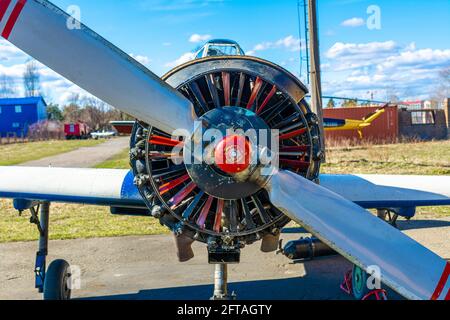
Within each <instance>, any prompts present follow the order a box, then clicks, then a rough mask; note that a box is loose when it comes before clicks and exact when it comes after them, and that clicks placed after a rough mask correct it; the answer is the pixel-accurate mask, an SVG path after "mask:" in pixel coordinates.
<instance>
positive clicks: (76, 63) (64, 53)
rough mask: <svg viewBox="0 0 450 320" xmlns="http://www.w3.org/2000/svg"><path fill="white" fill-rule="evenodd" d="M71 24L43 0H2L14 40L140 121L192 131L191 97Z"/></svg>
mask: <svg viewBox="0 0 450 320" xmlns="http://www.w3.org/2000/svg"><path fill="white" fill-rule="evenodd" d="M70 22H73V18H72V17H70V16H69V15H68V14H67V13H65V12H64V11H62V10H61V9H59V8H58V7H56V6H55V5H53V4H52V3H50V2H48V1H45V0H13V1H12V0H0V33H1V35H2V36H3V37H4V38H5V39H7V40H8V41H10V42H11V43H12V44H14V45H16V46H17V47H18V48H20V49H22V50H23V51H25V52H26V53H28V54H29V55H31V56H32V57H34V58H35V59H37V60H38V61H40V62H42V63H43V64H45V65H46V66H48V67H49V68H51V69H53V70H54V71H55V72H57V73H59V74H61V75H62V76H64V77H65V78H67V79H68V80H70V81H72V82H73V83H75V84H77V85H78V86H80V87H81V88H83V89H85V90H86V91H88V92H89V93H91V94H93V95H94V96H96V97H97V98H99V99H101V100H103V101H105V102H106V103H108V104H110V105H112V106H114V107H116V108H117V109H120V110H121V111H123V112H125V113H127V114H129V115H131V116H134V117H136V118H137V119H139V120H141V121H144V122H146V123H148V124H150V125H152V126H154V127H157V128H159V129H161V130H163V131H164V132H167V133H172V132H174V131H175V130H177V129H185V130H188V131H189V132H191V131H192V129H193V127H194V119H195V114H194V110H193V107H192V104H191V102H190V101H189V100H187V99H186V98H184V97H183V96H182V95H181V94H180V93H178V92H177V91H176V90H174V89H173V88H172V87H170V86H169V85H168V84H166V83H165V82H163V81H162V80H161V79H160V78H159V77H158V76H156V75H155V74H153V73H152V72H151V71H149V70H148V69H147V68H145V67H144V66H143V65H141V64H140V63H138V62H137V61H135V60H134V59H133V58H132V57H130V56H129V55H127V54H126V53H124V52H123V51H121V50H120V49H118V48H117V47H115V46H114V45H113V44H111V43H109V42H108V41H106V40H105V39H103V38H102V37H101V36H99V35H98V34H96V33H95V32H93V31H92V30H90V29H89V28H87V27H86V26H84V25H82V24H81V23H80V24H79V25H78V23H76V24H74V23H71V24H70ZM69 24H70V25H71V26H72V27H69Z"/></svg>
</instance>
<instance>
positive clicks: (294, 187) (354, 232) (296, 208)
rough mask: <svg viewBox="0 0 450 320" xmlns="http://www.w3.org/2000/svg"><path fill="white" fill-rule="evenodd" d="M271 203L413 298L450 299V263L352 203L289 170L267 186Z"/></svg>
mask: <svg viewBox="0 0 450 320" xmlns="http://www.w3.org/2000/svg"><path fill="white" fill-rule="evenodd" d="M266 188H267V190H268V192H269V196H270V199H271V202H272V204H273V205H275V206H276V207H277V208H278V209H279V210H281V211H282V212H283V213H285V214H286V215H287V216H288V217H289V218H291V219H292V220H294V221H296V222H298V223H299V224H301V225H302V226H303V227H304V228H306V229H307V230H308V231H309V232H311V233H312V234H314V235H315V236H316V237H318V238H319V239H320V240H322V241H323V242H324V243H326V244H327V245H328V246H330V247H331V248H333V249H334V250H336V251H337V252H339V253H340V254H341V255H343V256H344V257H345V258H347V259H348V260H350V261H351V262H352V263H354V264H356V265H357V266H359V267H361V268H363V269H364V270H366V271H369V269H370V267H373V266H376V267H378V268H379V270H380V271H381V280H382V282H383V283H385V284H386V285H388V286H389V287H391V288H392V289H394V290H395V291H397V292H398V293H399V294H401V295H403V296H404V297H406V298H408V299H427V300H428V299H433V300H436V299H445V297H447V299H448V297H449V292H450V291H449V290H450V281H448V278H449V273H450V264H449V263H447V261H445V260H444V259H442V258H441V257H439V256H438V255H436V254H434V253H433V252H431V251H430V250H428V249H427V248H425V247H424V246H422V245H421V244H419V243H417V242H416V241H414V240H413V239H411V238H409V237H408V236H406V235H405V234H403V233H402V232H400V231H399V230H397V229H395V228H394V227H392V226H390V225H388V224H387V223H385V222H383V221H382V220H381V219H379V218H377V217H375V216H374V215H372V214H371V213H370V212H368V211H366V210H364V209H362V208H361V207H359V206H357V205H355V204H354V203H353V202H351V201H349V200H346V199H344V198H342V197H341V196H339V195H337V194H335V193H333V192H331V191H330V190H328V189H325V188H323V187H321V186H319V185H317V184H315V183H313V182H311V181H309V180H307V179H305V178H303V177H301V176H299V175H296V174H294V173H292V172H289V171H280V172H278V173H277V174H275V175H274V176H273V177H272V180H271V182H270V183H269V185H268V186H267V187H266Z"/></svg>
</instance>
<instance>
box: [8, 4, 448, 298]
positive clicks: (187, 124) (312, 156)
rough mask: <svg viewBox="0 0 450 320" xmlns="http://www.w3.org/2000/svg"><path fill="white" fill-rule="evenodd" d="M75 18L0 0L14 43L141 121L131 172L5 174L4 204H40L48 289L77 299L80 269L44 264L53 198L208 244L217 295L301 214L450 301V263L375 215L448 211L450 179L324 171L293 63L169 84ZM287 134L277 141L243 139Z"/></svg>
mask: <svg viewBox="0 0 450 320" xmlns="http://www.w3.org/2000/svg"><path fill="white" fill-rule="evenodd" d="M68 19H73V18H72V17H70V16H69V15H68V14H67V13H65V12H64V11H62V10H61V9H59V8H57V7H56V6H55V5H53V4H52V3H50V2H48V1H46V0H0V34H1V35H2V37H3V38H5V39H7V40H8V41H9V42H11V43H12V44H14V45H16V46H17V47H18V48H20V49H22V50H23V51H24V52H26V53H28V54H29V55H30V56H32V57H34V58H35V59H37V60H38V61H40V62H42V63H43V64H45V65H47V66H48V67H49V68H51V69H53V70H54V71H56V72H58V73H59V74H61V75H62V76H64V77H65V78H67V79H68V80H70V81H72V82H74V83H75V84H77V85H79V86H80V87H81V88H83V89H85V90H86V91H88V92H90V93H91V94H93V95H95V96H96V97H98V98H99V99H101V100H103V101H105V102H106V103H108V104H110V105H112V106H114V107H116V108H118V109H119V110H121V111H123V112H124V113H127V114H129V115H131V116H133V117H134V118H135V119H137V120H136V122H135V125H134V128H133V133H132V135H131V141H130V163H131V167H132V170H131V171H129V170H97V169H76V168H74V169H63V168H27V167H1V168H0V197H3V198H11V199H14V205H15V208H16V209H17V210H19V211H24V210H30V212H31V215H32V218H33V219H32V221H33V222H35V223H36V224H37V226H38V229H39V232H40V241H39V251H38V254H37V258H36V269H35V270H36V287H37V288H38V289H39V290H40V291H42V292H43V293H44V298H45V299H68V298H70V294H71V292H70V288H67V285H66V283H65V281H64V280H65V279H67V277H68V276H69V274H70V271H69V270H70V268H69V266H68V264H67V263H66V262H65V261H64V260H57V261H54V262H52V263H51V264H50V265H49V267H48V268H47V267H46V256H47V252H48V230H49V223H48V222H49V209H50V206H49V204H50V202H68V203H84V204H94V205H99V206H109V207H111V210H112V211H113V212H114V213H117V214H142V215H146V216H148V217H149V218H150V217H154V218H157V219H159V220H160V221H161V223H162V224H164V225H166V226H167V227H168V228H170V230H172V231H173V234H174V238H175V242H176V245H177V248H178V257H179V260H180V261H188V260H189V259H191V258H192V257H193V255H194V253H193V251H192V248H191V245H192V243H193V242H195V241H200V242H202V243H204V244H205V247H206V249H207V250H208V257H209V262H210V263H212V264H216V265H217V270H218V271H219V272H218V275H219V277H218V278H219V279H218V280H219V288H218V289H220V284H223V283H224V279H223V278H222V279H220V275H222V276H223V272H222V273H221V272H220V271H224V270H225V269H223V267H224V266H225V265H226V264H227V263H238V262H239V259H240V252H241V250H243V249H244V247H245V246H247V245H251V244H252V243H255V242H258V241H261V242H262V244H261V249H262V250H263V251H265V252H271V251H275V250H277V247H278V239H279V236H280V230H281V229H282V228H283V227H284V226H285V225H286V224H287V223H288V222H289V221H291V220H293V221H295V222H297V223H299V224H300V225H302V226H303V227H304V228H306V229H307V230H308V231H309V232H310V233H311V234H313V235H314V236H315V237H317V239H318V240H319V241H320V242H321V243H323V244H324V245H326V246H328V247H330V248H331V249H333V250H334V251H336V252H337V253H339V254H340V255H342V256H343V257H345V258H346V259H348V260H349V261H351V262H352V263H353V264H354V265H355V270H356V271H358V272H355V273H354V274H355V277H356V276H359V275H361V272H363V273H364V272H368V271H369V270H370V268H371V267H372V266H377V267H378V268H379V269H380V271H381V280H382V282H383V283H384V284H385V285H387V286H389V287H390V288H392V289H393V290H395V291H396V292H398V293H399V294H401V295H402V296H404V297H406V298H408V299H433V300H444V299H449V296H450V294H449V291H450V281H448V278H449V273H450V264H449V263H448V262H447V261H446V260H445V259H443V258H442V257H440V256H438V255H436V254H435V253H433V252H431V251H430V250H429V249H427V248H426V247H424V246H423V245H421V244H420V243H418V242H416V241H414V240H413V239H411V238H409V237H408V236H406V235H405V234H403V233H402V232H401V231H399V230H397V229H396V228H394V227H393V226H392V225H390V224H388V223H386V221H382V219H379V218H378V217H376V216H375V215H373V214H371V213H370V212H369V211H367V210H366V209H371V208H374V209H380V210H385V211H386V210H388V211H390V212H394V213H400V214H401V213H402V212H412V211H414V210H413V209H414V208H416V207H418V206H441V205H449V204H450V178H449V177H443V176H428V177H425V176H387V175H384V176H383V175H381V176H380V175H352V174H348V175H324V174H322V175H321V174H320V165H321V162H322V160H323V155H324V150H322V149H321V142H320V141H321V135H320V132H319V126H318V123H319V119H318V117H317V116H316V115H315V114H314V113H312V112H311V109H310V107H309V105H308V103H307V102H306V101H305V96H306V94H307V88H306V87H305V86H304V85H303V84H302V83H301V82H300V81H299V80H298V79H297V78H296V77H295V76H294V75H292V74H291V73H290V72H288V71H286V70H285V69H283V68H282V67H280V66H278V65H276V64H274V63H271V62H269V61H265V60H262V59H259V58H256V57H250V56H244V55H215V56H207V57H202V58H200V59H196V60H193V61H190V62H188V63H186V64H183V65H181V66H178V67H176V68H175V69H173V70H171V71H170V72H168V73H167V74H166V75H164V76H163V77H162V78H159V77H158V76H156V75H155V74H153V73H152V72H151V71H150V70H148V69H147V68H146V67H144V66H143V65H142V64H140V63H138V62H137V61H135V60H134V59H133V58H132V57H130V56H129V55H127V54H126V53H124V52H123V51H121V50H120V49H118V48H117V47H115V46H114V45H112V44H111V43H109V42H108V41H106V40H105V39H103V38H102V37H101V36H99V35H98V34H96V33H95V32H94V31H92V30H91V29H89V28H88V27H86V26H84V25H83V24H81V23H80V27H79V28H68V27H67V21H68ZM213 49H214V48H213ZM230 131H232V132H233V133H230ZM275 131H276V132H277V133H276V134H274V135H272V138H273V137H275V138H276V139H270V137H269V139H268V140H270V142H269V143H267V144H266V143H264V144H263V143H262V142H264V140H265V139H263V138H260V137H259V136H258V137H257V139H253V138H254V137H250V138H249V137H247V136H245V135H243V133H242V132H263V133H264V132H266V133H267V132H275ZM207 132H209V133H211V132H213V134H212V135H211V136H214V137H216V138H215V139H211V136H210V137H209V139H208V137H206V133H207ZM202 133H205V135H202ZM219 136H220V137H221V138H220V139H219V138H217V137H219ZM197 150H201V151H202V152H200V153H198V152H196V151H197ZM224 159H225V161H223V160H224ZM270 159H272V160H273V159H276V160H277V161H269V160H270ZM275 162H277V163H279V167H278V168H277V167H276V166H274V165H273V164H274V163H275ZM38 208H39V210H38ZM39 213H40V216H39ZM222 289H223V288H222ZM218 292H219V294H217V295H216V296H215V297H216V298H225V297H226V290H223V291H222V293H223V296H222V297H221V296H220V290H218Z"/></svg>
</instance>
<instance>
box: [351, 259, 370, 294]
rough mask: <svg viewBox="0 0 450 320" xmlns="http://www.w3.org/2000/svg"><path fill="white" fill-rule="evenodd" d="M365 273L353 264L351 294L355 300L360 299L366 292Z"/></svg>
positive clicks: (367, 290) (367, 291)
mask: <svg viewBox="0 0 450 320" xmlns="http://www.w3.org/2000/svg"><path fill="white" fill-rule="evenodd" d="M367 278H368V275H367V273H366V272H365V271H364V270H363V269H361V268H360V267H358V266H356V265H355V266H353V272H352V294H353V297H354V298H355V299H356V300H362V299H363V298H364V297H365V296H366V295H367V294H368V293H369V289H368V288H367Z"/></svg>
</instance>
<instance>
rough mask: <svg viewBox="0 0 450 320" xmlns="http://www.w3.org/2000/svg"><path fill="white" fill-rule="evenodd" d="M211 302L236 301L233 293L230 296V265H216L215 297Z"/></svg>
mask: <svg viewBox="0 0 450 320" xmlns="http://www.w3.org/2000/svg"><path fill="white" fill-rule="evenodd" d="M211 300H236V294H235V293H234V292H233V293H231V295H228V265H227V264H216V265H215V271H214V295H213V296H212V297H211Z"/></svg>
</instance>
